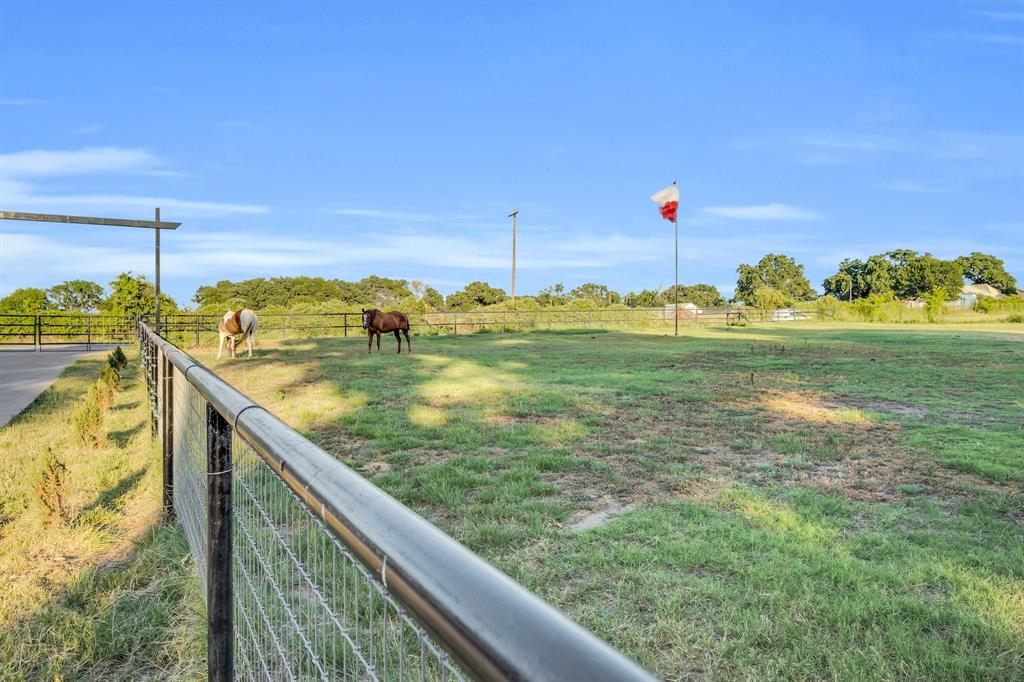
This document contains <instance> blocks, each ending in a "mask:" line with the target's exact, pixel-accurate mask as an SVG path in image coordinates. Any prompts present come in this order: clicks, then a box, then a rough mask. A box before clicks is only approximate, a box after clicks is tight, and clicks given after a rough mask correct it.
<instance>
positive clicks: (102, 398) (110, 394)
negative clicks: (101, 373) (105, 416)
mask: <svg viewBox="0 0 1024 682" xmlns="http://www.w3.org/2000/svg"><path fill="white" fill-rule="evenodd" d="M92 391H95V393H96V402H98V403H99V405H100V409H102V410H103V411H104V412H105V411H107V410H109V409H110V408H111V407H112V406H113V404H114V388H113V386H111V385H110V384H108V383H106V382H104V381H103V380H102V379H97V380H96V383H95V384H94V385H93V387H92V389H91V391H90V392H92Z"/></svg>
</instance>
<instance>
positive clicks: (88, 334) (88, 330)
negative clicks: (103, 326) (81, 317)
mask: <svg viewBox="0 0 1024 682" xmlns="http://www.w3.org/2000/svg"><path fill="white" fill-rule="evenodd" d="M85 349H86V350H92V318H91V317H87V318H85Z"/></svg>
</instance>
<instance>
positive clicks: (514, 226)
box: [508, 208, 519, 305]
mask: <svg viewBox="0 0 1024 682" xmlns="http://www.w3.org/2000/svg"><path fill="white" fill-rule="evenodd" d="M518 215H519V209H518V208H514V209H512V212H511V213H509V214H508V217H509V218H511V219H512V305H515V304H516V216H518Z"/></svg>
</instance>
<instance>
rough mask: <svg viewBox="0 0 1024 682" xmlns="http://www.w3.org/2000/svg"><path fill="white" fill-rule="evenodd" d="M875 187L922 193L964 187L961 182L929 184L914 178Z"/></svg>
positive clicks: (955, 189)
mask: <svg viewBox="0 0 1024 682" xmlns="http://www.w3.org/2000/svg"><path fill="white" fill-rule="evenodd" d="M875 187H878V188H879V189H888V190H892V191H894V192H918V193H924V194H941V193H946V192H959V191H961V190H962V189H963V188H964V186H963V185H962V184H953V185H949V184H946V185H931V184H928V183H924V182H917V181H916V180H892V181H890V182H884V183H881V184H879V185H875Z"/></svg>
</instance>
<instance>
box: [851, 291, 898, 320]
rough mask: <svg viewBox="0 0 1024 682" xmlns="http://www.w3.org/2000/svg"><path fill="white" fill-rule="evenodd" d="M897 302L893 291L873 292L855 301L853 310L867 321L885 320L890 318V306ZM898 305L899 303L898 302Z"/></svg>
mask: <svg viewBox="0 0 1024 682" xmlns="http://www.w3.org/2000/svg"><path fill="white" fill-rule="evenodd" d="M894 303H895V300H894V297H893V295H892V292H888V291H887V292H885V293H878V294H871V295H870V296H868V297H867V298H861V299H858V300H856V301H854V302H853V304H852V307H853V311H854V312H855V313H857V315H859V316H860V317H861V318H862V319H863V320H864V321H865V322H885V321H886V320H888V319H889V313H890V310H889V309H890V308H892V307H893V304H894ZM896 305H897V306H898V305H899V304H896Z"/></svg>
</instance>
